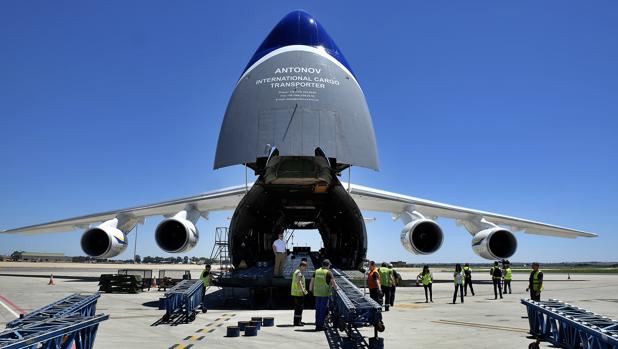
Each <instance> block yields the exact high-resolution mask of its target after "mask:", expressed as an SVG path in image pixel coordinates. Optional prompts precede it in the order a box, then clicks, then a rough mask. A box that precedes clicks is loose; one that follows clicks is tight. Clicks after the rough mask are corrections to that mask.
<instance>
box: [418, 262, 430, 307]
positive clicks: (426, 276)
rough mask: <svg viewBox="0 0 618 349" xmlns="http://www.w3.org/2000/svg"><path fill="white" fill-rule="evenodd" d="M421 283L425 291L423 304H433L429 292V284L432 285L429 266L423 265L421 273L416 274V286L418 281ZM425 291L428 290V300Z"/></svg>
mask: <svg viewBox="0 0 618 349" xmlns="http://www.w3.org/2000/svg"><path fill="white" fill-rule="evenodd" d="M419 280H420V281H421V282H422V283H423V288H424V289H425V303H429V302H430V301H431V303H433V294H432V291H431V284H433V274H432V273H431V271H430V270H429V266H428V265H425V266H424V267H423V271H422V272H421V273H420V274H418V276H417V277H416V284H417V285H418V281H419ZM427 290H429V298H427Z"/></svg>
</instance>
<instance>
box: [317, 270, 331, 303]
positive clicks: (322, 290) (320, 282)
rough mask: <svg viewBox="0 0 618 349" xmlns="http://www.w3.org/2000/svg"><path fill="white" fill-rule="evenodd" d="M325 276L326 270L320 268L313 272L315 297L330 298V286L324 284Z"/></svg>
mask: <svg viewBox="0 0 618 349" xmlns="http://www.w3.org/2000/svg"><path fill="white" fill-rule="evenodd" d="M326 274H328V269H324V268H320V269H318V270H316V271H315V279H314V280H313V295H314V296H315V297H328V296H330V285H329V284H327V283H326Z"/></svg>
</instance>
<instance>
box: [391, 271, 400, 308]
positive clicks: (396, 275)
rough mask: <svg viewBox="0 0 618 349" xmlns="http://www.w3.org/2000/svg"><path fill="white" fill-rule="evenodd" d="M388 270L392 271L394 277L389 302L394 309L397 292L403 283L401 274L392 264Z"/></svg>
mask: <svg viewBox="0 0 618 349" xmlns="http://www.w3.org/2000/svg"><path fill="white" fill-rule="evenodd" d="M388 269H390V271H391V275H392V276H393V284H392V285H391V297H390V298H389V302H388V303H389V304H390V305H391V307H392V306H394V305H395V292H396V291H397V286H398V285H399V283H400V282H401V274H399V273H398V272H397V270H395V269H394V268H393V265H392V264H391V263H388Z"/></svg>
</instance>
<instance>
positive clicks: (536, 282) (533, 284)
mask: <svg viewBox="0 0 618 349" xmlns="http://www.w3.org/2000/svg"><path fill="white" fill-rule="evenodd" d="M528 281H529V283H528V288H526V291H530V299H532V300H533V301H537V302H539V301H541V292H542V291H543V289H544V287H543V272H542V271H541V270H539V263H537V262H534V263H532V272H531V273H530V279H529V280H528Z"/></svg>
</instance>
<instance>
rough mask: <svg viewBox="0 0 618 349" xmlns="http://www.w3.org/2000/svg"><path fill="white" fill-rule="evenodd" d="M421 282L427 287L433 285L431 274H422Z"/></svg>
mask: <svg viewBox="0 0 618 349" xmlns="http://www.w3.org/2000/svg"><path fill="white" fill-rule="evenodd" d="M421 282H422V283H423V285H425V286H427V285H429V284H430V283H432V280H431V273H427V274H422V275H421Z"/></svg>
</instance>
